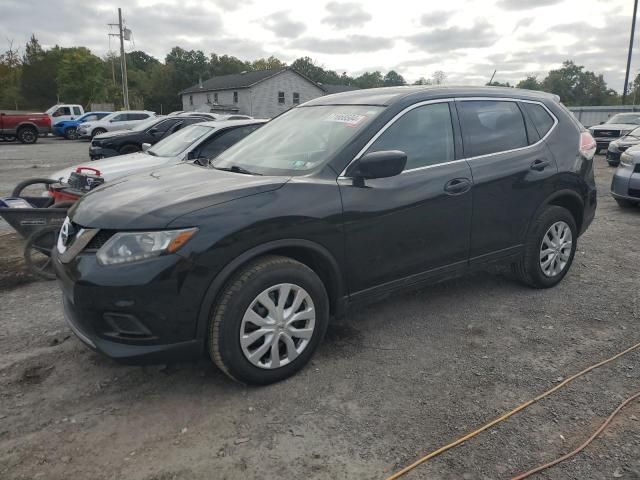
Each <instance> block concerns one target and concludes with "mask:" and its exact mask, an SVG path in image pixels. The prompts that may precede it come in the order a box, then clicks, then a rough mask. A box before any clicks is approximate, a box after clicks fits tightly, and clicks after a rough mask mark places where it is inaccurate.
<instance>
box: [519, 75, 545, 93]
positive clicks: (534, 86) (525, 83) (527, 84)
mask: <svg viewBox="0 0 640 480" xmlns="http://www.w3.org/2000/svg"><path fill="white" fill-rule="evenodd" d="M516 87H517V88H525V89H527V90H541V89H542V85H540V82H538V77H536V76H535V75H528V76H527V78H525V79H524V80H520V81H519V82H518V83H517V85H516Z"/></svg>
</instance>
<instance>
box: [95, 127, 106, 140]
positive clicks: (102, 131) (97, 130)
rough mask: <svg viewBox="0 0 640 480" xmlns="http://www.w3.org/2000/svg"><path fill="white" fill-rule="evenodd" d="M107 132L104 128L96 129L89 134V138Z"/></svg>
mask: <svg viewBox="0 0 640 480" xmlns="http://www.w3.org/2000/svg"><path fill="white" fill-rule="evenodd" d="M106 132H107V131H106V130H105V129H104V128H96V129H94V130H93V131H92V132H91V138H93V137H95V136H96V135H102V134H103V133H106Z"/></svg>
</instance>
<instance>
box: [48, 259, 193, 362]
mask: <svg viewBox="0 0 640 480" xmlns="http://www.w3.org/2000/svg"><path fill="white" fill-rule="evenodd" d="M52 260H53V265H54V269H55V271H56V275H57V277H58V282H59V285H60V287H61V289H62V296H63V308H64V314H65V318H66V319H67V322H68V324H69V326H70V328H71V330H72V331H73V333H74V334H75V335H76V336H77V337H78V338H79V339H80V340H81V341H82V342H83V343H85V344H86V345H87V346H88V347H89V348H91V349H92V350H95V351H97V352H100V353H102V354H104V355H106V356H108V357H110V358H112V359H114V360H116V361H118V362H121V363H125V364H149V363H164V362H172V361H182V360H192V359H197V358H199V357H200V356H202V354H203V351H204V340H203V339H202V338H198V337H197V331H198V329H197V317H198V311H199V305H200V301H201V299H202V297H201V296H200V298H198V296H199V295H202V294H201V293H200V290H194V289H193V285H191V284H190V282H189V281H188V280H187V279H186V277H187V276H188V273H187V270H188V267H189V266H188V265H187V263H188V261H187V260H186V259H184V258H182V257H179V256H177V255H166V256H161V257H156V258H153V259H149V260H146V261H143V262H138V263H132V264H129V265H113V266H107V267H104V266H101V265H100V264H98V262H97V260H96V258H95V253H94V252H86V253H81V254H79V255H78V256H77V257H76V258H74V259H73V260H71V262H69V263H66V264H63V263H62V262H61V261H60V256H59V254H58V252H57V249H56V248H54V251H53V253H52Z"/></svg>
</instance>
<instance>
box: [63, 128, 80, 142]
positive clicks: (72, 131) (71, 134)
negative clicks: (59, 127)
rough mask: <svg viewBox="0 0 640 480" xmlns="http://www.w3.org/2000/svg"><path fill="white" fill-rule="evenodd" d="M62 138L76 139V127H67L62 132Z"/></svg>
mask: <svg viewBox="0 0 640 480" xmlns="http://www.w3.org/2000/svg"><path fill="white" fill-rule="evenodd" d="M64 138H66V139H67V140H77V139H78V129H77V128H76V127H69V128H67V129H66V130H65V131H64Z"/></svg>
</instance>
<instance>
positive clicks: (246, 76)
mask: <svg viewBox="0 0 640 480" xmlns="http://www.w3.org/2000/svg"><path fill="white" fill-rule="evenodd" d="M353 89H354V88H353V87H349V86H344V85H339V86H338V85H321V84H318V83H316V82H314V81H312V80H311V79H309V78H307V77H306V76H304V75H302V74H301V73H299V72H297V71H295V70H293V69H292V68H289V67H287V68H280V69H273V70H257V71H251V72H244V73H234V74H231V75H221V76H219V77H214V78H211V79H209V80H206V81H204V82H200V83H199V84H198V85H194V86H193V87H190V88H187V89H186V90H183V91H182V92H180V96H181V97H182V109H183V110H186V111H194V110H198V111H210V112H217V113H239V114H242V115H250V116H252V117H255V118H272V117H275V116H276V115H278V114H280V113H282V112H284V111H286V110H289V109H290V108H292V107H295V106H296V105H298V104H300V103H304V102H307V101H309V100H312V99H314V98H316V97H320V96H322V95H326V94H327V93H336V92H337V91H345V90H353Z"/></svg>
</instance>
